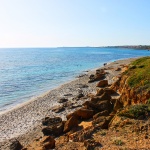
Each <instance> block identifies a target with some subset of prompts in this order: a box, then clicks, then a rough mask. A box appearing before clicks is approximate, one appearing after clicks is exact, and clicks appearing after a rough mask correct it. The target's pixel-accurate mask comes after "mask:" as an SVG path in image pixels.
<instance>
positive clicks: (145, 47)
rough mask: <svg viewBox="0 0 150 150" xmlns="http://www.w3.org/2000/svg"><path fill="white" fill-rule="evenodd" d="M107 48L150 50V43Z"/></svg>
mask: <svg viewBox="0 0 150 150" xmlns="http://www.w3.org/2000/svg"><path fill="white" fill-rule="evenodd" d="M107 48H127V49H137V50H138V49H139V50H150V45H125V46H107Z"/></svg>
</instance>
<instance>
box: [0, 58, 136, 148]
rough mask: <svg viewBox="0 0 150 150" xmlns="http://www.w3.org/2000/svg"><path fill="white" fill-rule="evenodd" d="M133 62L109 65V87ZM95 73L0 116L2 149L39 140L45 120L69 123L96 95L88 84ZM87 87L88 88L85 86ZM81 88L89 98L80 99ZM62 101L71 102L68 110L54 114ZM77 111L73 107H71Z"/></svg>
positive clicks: (86, 74) (121, 61) (87, 73)
mask: <svg viewBox="0 0 150 150" xmlns="http://www.w3.org/2000/svg"><path fill="white" fill-rule="evenodd" d="M132 60H135V58H132V59H126V60H119V61H115V62H112V63H110V64H107V65H106V66H105V67H101V68H105V69H106V72H107V76H106V79H107V80H108V82H109V84H111V83H112V82H114V81H115V77H116V76H118V75H119V74H120V73H121V71H116V68H118V67H122V65H128V64H129V63H130V62H131V61H132ZM95 70H96V69H94V70H92V71H89V72H85V74H84V75H83V76H80V77H78V78H76V79H74V80H73V81H71V82H68V83H65V84H63V85H61V86H59V87H58V88H55V89H54V90H51V91H49V92H47V93H45V94H43V95H41V96H39V97H37V98H35V99H32V100H29V101H28V102H26V103H23V104H21V105H19V106H17V107H16V108H14V109H11V110H9V111H6V112H4V113H1V114H0V149H8V145H9V143H10V141H11V139H14V138H17V139H18V140H19V141H20V142H21V143H22V144H23V145H26V144H28V142H29V141H31V140H33V139H35V138H38V137H39V136H41V135H42V133H41V132H40V131H41V128H42V126H41V120H42V119H43V118H44V117H45V116H51V117H53V116H60V117H62V118H63V119H64V120H65V116H66V114H68V113H70V112H72V111H74V110H75V109H78V108H79V107H80V106H81V105H82V103H83V102H85V101H86V100H87V99H88V97H86V95H87V94H88V93H94V92H95V91H96V86H95V84H96V82H93V83H88V80H89V75H90V74H93V73H95ZM84 85H86V86H84ZM79 88H80V89H81V90H82V91H83V94H84V95H85V98H84V99H76V98H75V97H77V95H78V90H79ZM60 98H67V99H68V102H67V104H68V105H67V106H66V107H65V110H63V111H61V112H60V113H55V112H53V111H52V109H53V107H54V106H61V105H62V103H59V102H58V100H59V99H60ZM72 105H73V106H74V107H69V106H72Z"/></svg>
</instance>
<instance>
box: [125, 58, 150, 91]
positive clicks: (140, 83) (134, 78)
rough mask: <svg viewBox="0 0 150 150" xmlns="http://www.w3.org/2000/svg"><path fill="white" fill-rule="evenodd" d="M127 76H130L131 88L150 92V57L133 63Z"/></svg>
mask: <svg viewBox="0 0 150 150" xmlns="http://www.w3.org/2000/svg"><path fill="white" fill-rule="evenodd" d="M125 74H126V75H128V76H129V78H128V84H129V86H130V87H131V88H138V87H140V88H141V89H148V90H150V57H142V58H139V59H137V60H135V61H134V62H132V63H131V65H130V66H129V69H128V70H127V71H126V72H125ZM142 87H143V88H142Z"/></svg>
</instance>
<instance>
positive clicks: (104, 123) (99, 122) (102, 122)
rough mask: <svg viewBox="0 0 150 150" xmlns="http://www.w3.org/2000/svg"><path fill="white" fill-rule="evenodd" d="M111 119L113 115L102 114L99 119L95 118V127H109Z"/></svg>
mask: <svg viewBox="0 0 150 150" xmlns="http://www.w3.org/2000/svg"><path fill="white" fill-rule="evenodd" d="M110 120H111V117H105V116H100V117H98V118H97V119H95V120H93V122H92V124H93V126H94V127H100V128H101V129H108V124H109V122H110Z"/></svg>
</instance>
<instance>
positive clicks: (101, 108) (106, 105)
mask: <svg viewBox="0 0 150 150" xmlns="http://www.w3.org/2000/svg"><path fill="white" fill-rule="evenodd" d="M97 106H98V109H99V111H105V110H108V111H109V112H111V111H112V109H113V105H112V104H111V103H110V101H108V100H103V101H100V102H99V103H98V104H97Z"/></svg>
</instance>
